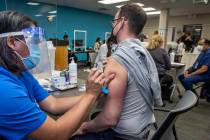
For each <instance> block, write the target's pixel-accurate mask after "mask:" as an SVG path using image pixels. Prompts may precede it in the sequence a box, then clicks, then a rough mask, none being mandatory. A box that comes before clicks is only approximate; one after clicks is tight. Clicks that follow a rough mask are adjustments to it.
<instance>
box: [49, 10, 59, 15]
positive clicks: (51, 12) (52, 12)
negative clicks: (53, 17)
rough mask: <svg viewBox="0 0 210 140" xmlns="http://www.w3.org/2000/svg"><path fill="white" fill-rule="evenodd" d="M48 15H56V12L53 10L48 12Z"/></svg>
mask: <svg viewBox="0 0 210 140" xmlns="http://www.w3.org/2000/svg"><path fill="white" fill-rule="evenodd" d="M48 13H49V14H56V13H57V11H56V10H54V11H50V12H48Z"/></svg>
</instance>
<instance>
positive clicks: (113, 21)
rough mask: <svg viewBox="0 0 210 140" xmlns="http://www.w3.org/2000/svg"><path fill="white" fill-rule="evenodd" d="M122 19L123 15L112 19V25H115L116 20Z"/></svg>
mask: <svg viewBox="0 0 210 140" xmlns="http://www.w3.org/2000/svg"><path fill="white" fill-rule="evenodd" d="M120 19H122V17H119V18H116V19H113V20H112V21H111V24H112V26H113V25H114V23H115V21H117V20H120Z"/></svg>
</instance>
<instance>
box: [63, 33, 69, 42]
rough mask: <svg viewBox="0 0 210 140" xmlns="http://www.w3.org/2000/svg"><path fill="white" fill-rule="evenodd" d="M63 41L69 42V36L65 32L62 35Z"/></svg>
mask: <svg viewBox="0 0 210 140" xmlns="http://www.w3.org/2000/svg"><path fill="white" fill-rule="evenodd" d="M63 40H65V41H67V42H69V36H68V34H67V32H65V33H64V36H63Z"/></svg>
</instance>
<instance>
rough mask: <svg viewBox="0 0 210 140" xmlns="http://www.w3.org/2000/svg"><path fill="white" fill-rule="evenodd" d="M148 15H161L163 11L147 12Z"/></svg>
mask: <svg viewBox="0 0 210 140" xmlns="http://www.w3.org/2000/svg"><path fill="white" fill-rule="evenodd" d="M146 13H147V15H159V14H160V13H161V11H153V12H146Z"/></svg>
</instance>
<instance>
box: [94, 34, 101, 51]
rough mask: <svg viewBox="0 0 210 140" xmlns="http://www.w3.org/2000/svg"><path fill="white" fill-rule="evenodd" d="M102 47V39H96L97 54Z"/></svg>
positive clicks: (95, 48)
mask: <svg viewBox="0 0 210 140" xmlns="http://www.w3.org/2000/svg"><path fill="white" fill-rule="evenodd" d="M100 46H101V39H100V37H97V38H96V42H95V44H94V50H95V51H96V52H98V50H99V48H100Z"/></svg>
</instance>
